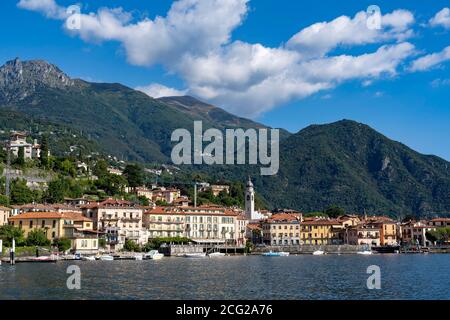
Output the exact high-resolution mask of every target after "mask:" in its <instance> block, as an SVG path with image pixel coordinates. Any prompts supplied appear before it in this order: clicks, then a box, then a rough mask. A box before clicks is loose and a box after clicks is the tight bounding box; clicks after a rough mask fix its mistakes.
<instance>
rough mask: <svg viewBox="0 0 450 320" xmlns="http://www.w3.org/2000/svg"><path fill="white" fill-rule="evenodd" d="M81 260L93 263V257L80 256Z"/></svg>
mask: <svg viewBox="0 0 450 320" xmlns="http://www.w3.org/2000/svg"><path fill="white" fill-rule="evenodd" d="M81 260H83V261H95V257H94V256H82V257H81Z"/></svg>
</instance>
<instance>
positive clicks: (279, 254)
mask: <svg viewBox="0 0 450 320" xmlns="http://www.w3.org/2000/svg"><path fill="white" fill-rule="evenodd" d="M262 255H263V256H265V257H287V256H288V255H289V252H283V251H280V252H273V251H269V252H264V253H263V254H262Z"/></svg>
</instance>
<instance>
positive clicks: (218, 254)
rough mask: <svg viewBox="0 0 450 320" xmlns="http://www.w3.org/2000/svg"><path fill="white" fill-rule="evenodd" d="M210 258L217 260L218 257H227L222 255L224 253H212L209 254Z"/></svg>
mask: <svg viewBox="0 0 450 320" xmlns="http://www.w3.org/2000/svg"><path fill="white" fill-rule="evenodd" d="M208 257H210V258H217V257H225V253H222V252H218V251H217V252H211V253H208Z"/></svg>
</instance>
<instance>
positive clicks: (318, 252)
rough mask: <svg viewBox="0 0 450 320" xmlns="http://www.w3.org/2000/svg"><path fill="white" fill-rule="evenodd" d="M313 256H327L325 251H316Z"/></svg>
mask: <svg viewBox="0 0 450 320" xmlns="http://www.w3.org/2000/svg"><path fill="white" fill-rule="evenodd" d="M312 254H313V255H315V256H321V255H323V254H325V251H322V250H316V251H314V252H313V253H312Z"/></svg>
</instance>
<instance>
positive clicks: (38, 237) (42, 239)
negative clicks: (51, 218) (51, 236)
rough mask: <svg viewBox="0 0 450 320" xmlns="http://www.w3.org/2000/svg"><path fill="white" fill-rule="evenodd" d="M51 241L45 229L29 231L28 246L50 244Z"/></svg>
mask: <svg viewBox="0 0 450 320" xmlns="http://www.w3.org/2000/svg"><path fill="white" fill-rule="evenodd" d="M50 243H51V241H50V240H48V239H47V235H46V233H45V231H44V230H43V229H34V230H31V231H30V232H29V233H28V237H27V245H28V246H39V247H43V246H49V245H50Z"/></svg>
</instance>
